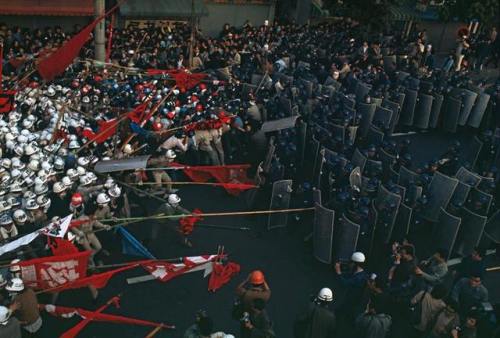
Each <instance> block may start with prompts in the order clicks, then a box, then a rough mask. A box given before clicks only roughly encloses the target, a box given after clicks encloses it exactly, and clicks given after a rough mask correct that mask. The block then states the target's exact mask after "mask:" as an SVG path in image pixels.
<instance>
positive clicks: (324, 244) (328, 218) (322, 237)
mask: <svg viewBox="0 0 500 338" xmlns="http://www.w3.org/2000/svg"><path fill="white" fill-rule="evenodd" d="M334 223H335V212H334V211H333V210H330V209H327V208H325V207H323V206H321V204H319V203H316V204H315V209H314V222H313V251H314V257H316V259H317V260H318V261H320V262H322V263H326V264H331V263H332V248H333V245H332V244H333V230H334Z"/></svg>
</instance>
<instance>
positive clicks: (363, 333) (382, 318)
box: [356, 313, 392, 338]
mask: <svg viewBox="0 0 500 338" xmlns="http://www.w3.org/2000/svg"><path fill="white" fill-rule="evenodd" d="M391 324H392V319H391V316H389V315H386V314H383V313H382V314H368V313H364V314H362V315H360V316H359V317H358V319H356V329H357V336H356V337H357V338H385V337H388V336H389V330H390V328H391Z"/></svg>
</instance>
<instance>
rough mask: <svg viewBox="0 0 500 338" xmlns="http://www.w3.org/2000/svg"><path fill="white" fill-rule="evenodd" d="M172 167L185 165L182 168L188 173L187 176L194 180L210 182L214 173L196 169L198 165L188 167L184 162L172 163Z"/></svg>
mask: <svg viewBox="0 0 500 338" xmlns="http://www.w3.org/2000/svg"><path fill="white" fill-rule="evenodd" d="M170 166H171V167H185V168H184V169H182V171H183V172H184V174H186V176H187V177H189V178H190V179H191V180H192V181H193V182H202V183H204V182H208V180H209V179H211V178H212V175H210V174H209V173H206V172H202V171H198V170H196V168H197V167H187V166H185V165H184V164H180V163H176V162H173V163H170Z"/></svg>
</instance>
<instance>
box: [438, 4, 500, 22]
mask: <svg viewBox="0 0 500 338" xmlns="http://www.w3.org/2000/svg"><path fill="white" fill-rule="evenodd" d="M499 10H500V6H499V2H498V0H447V1H446V2H445V3H444V5H443V6H441V7H440V11H439V14H440V17H441V19H442V20H444V21H450V20H459V21H464V22H468V21H470V20H472V19H476V20H479V22H480V23H481V24H483V25H487V26H489V25H495V24H498V20H499V17H498V13H499Z"/></svg>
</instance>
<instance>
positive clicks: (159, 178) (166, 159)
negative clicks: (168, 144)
mask: <svg viewBox="0 0 500 338" xmlns="http://www.w3.org/2000/svg"><path fill="white" fill-rule="evenodd" d="M176 157H177V155H176V154H175V152H174V151H173V150H172V149H169V150H167V151H166V152H165V155H162V156H159V157H156V158H151V159H149V160H148V167H153V168H158V170H153V171H152V174H153V177H154V180H155V183H156V185H155V187H156V189H161V188H162V187H164V186H165V187H166V192H167V194H173V193H176V192H177V191H178V190H177V189H173V188H172V184H171V183H172V178H171V177H170V175H169V174H168V173H167V170H165V169H162V168H166V167H168V166H169V165H170V164H171V163H172V162H174V160H175V158H176Z"/></svg>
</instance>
